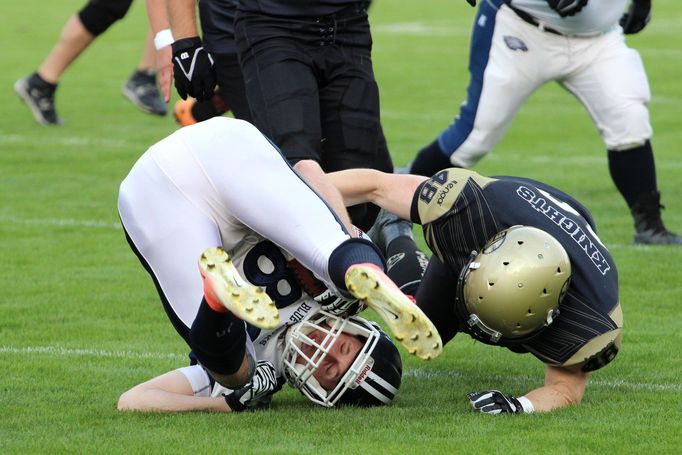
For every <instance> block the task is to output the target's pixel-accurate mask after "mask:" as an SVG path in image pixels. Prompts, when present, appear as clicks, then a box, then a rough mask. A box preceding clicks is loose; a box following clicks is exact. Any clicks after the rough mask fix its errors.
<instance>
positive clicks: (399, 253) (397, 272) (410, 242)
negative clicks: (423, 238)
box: [386, 236, 429, 296]
mask: <svg viewBox="0 0 682 455" xmlns="http://www.w3.org/2000/svg"><path fill="white" fill-rule="evenodd" d="M428 262H429V259H428V258H427V257H426V254H424V252H423V251H421V250H420V249H419V247H418V246H417V244H416V243H415V241H414V239H413V238H411V237H408V236H400V237H397V238H395V239H394V240H392V241H391V243H389V244H388V246H387V247H386V267H387V269H388V270H387V272H386V274H387V275H388V276H389V278H390V279H391V280H393V282H394V283H395V284H397V285H398V287H399V288H400V290H401V291H403V292H404V293H405V294H409V295H411V296H414V295H415V294H416V293H417V288H419V284H420V283H421V279H422V276H424V272H425V271H426V265H427V264H428Z"/></svg>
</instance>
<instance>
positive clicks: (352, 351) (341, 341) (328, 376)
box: [301, 330, 364, 391]
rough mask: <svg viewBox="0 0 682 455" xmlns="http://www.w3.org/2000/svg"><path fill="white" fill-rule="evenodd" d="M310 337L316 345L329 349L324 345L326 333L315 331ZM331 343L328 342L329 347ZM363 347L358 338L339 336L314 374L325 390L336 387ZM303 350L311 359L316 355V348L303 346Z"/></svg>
mask: <svg viewBox="0 0 682 455" xmlns="http://www.w3.org/2000/svg"><path fill="white" fill-rule="evenodd" d="M308 336H309V337H310V338H311V339H312V340H313V341H315V342H316V343H318V344H320V345H322V346H323V347H325V348H326V347H327V346H326V345H323V344H322V342H323V341H324V339H325V336H326V334H325V333H323V332H320V331H319V330H313V331H312V332H311V333H310V334H308ZM330 341H331V340H327V345H328V344H329V342H330ZM363 345H364V343H363V342H362V341H361V340H360V339H359V338H357V337H356V336H353V335H348V334H347V333H343V332H342V333H340V334H339V336H338V338H337V340H336V343H334V344H333V345H332V347H331V349H330V350H329V353H328V354H327V355H326V356H325V357H324V359H322V363H321V364H320V367H319V368H318V369H317V370H316V371H315V373H313V377H314V378H315V379H317V382H319V383H320V386H321V387H322V388H323V389H325V390H327V391H330V390H333V389H334V387H336V385H337V384H338V383H339V380H340V379H341V377H342V376H343V375H344V374H345V373H346V371H348V368H350V366H351V365H352V364H353V361H354V360H355V358H356V357H357V355H358V352H360V349H362V346H363ZM301 350H302V351H303V352H304V353H305V354H306V355H307V356H309V357H310V356H312V355H313V354H314V352H315V347H314V346H311V345H307V344H306V345H303V346H301Z"/></svg>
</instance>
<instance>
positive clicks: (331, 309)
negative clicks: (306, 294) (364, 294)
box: [313, 289, 365, 316]
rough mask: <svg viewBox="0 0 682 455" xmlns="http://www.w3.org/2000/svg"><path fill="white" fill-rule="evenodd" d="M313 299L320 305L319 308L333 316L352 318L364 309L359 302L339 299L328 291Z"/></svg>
mask: <svg viewBox="0 0 682 455" xmlns="http://www.w3.org/2000/svg"><path fill="white" fill-rule="evenodd" d="M313 299H314V300H315V301H316V302H317V303H319V304H320V308H322V309H323V310H324V311H326V312H328V313H331V314H333V315H335V316H353V315H354V314H358V313H359V312H361V311H362V310H364V309H365V306H364V305H363V304H362V302H360V301H359V300H357V299H346V298H343V297H339V296H337V295H336V294H335V293H333V292H332V291H330V290H329V289H325V291H324V292H322V293H321V294H319V295H316V296H315V297H313Z"/></svg>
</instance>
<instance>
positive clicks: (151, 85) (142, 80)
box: [121, 70, 168, 116]
mask: <svg viewBox="0 0 682 455" xmlns="http://www.w3.org/2000/svg"><path fill="white" fill-rule="evenodd" d="M121 93H123V96H125V97H126V98H128V99H129V100H130V101H131V102H132V103H133V104H134V105H135V106H137V107H139V108H140V109H141V110H142V111H144V112H147V113H148V114H154V115H160V116H164V115H166V114H167V113H168V107H167V106H166V103H165V102H164V101H163V99H162V98H161V93H160V92H159V89H158V87H157V86H156V74H155V73H154V72H153V71H140V70H135V71H133V74H131V75H130V78H128V81H127V82H126V84H125V85H124V86H123V88H122V89H121Z"/></svg>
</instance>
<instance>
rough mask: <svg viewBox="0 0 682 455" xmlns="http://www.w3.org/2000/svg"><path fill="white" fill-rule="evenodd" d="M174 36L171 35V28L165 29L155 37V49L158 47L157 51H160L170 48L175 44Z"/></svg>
mask: <svg viewBox="0 0 682 455" xmlns="http://www.w3.org/2000/svg"><path fill="white" fill-rule="evenodd" d="M173 41H175V40H174V39H173V34H172V33H171V31H170V29H169V28H165V29H163V30H161V31H160V32H159V33H157V34H156V36H154V47H156V50H157V51H158V50H160V49H161V48H163V47H166V46H170V45H171V44H173Z"/></svg>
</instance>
